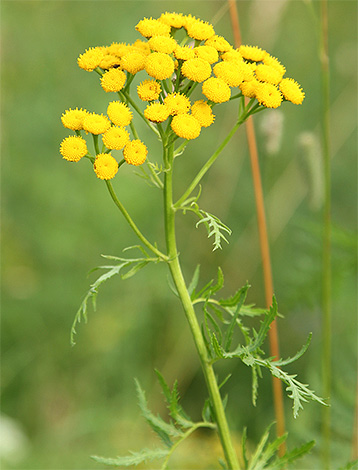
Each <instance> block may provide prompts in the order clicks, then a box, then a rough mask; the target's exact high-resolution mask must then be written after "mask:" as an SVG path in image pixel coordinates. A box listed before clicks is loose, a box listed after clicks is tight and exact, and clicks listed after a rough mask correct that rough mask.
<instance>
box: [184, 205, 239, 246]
mask: <svg viewBox="0 0 358 470" xmlns="http://www.w3.org/2000/svg"><path fill="white" fill-rule="evenodd" d="M195 206H196V208H195V209H193V210H194V212H195V213H196V214H197V215H198V216H199V217H200V220H199V222H197V223H196V225H195V226H196V227H199V225H200V224H204V225H205V227H206V229H207V231H208V238H210V237H211V236H214V243H213V245H214V248H213V251H215V250H217V249H218V248H220V249H221V248H222V246H221V241H222V240H224V241H225V242H226V243H229V242H228V240H227V239H226V237H225V235H224V234H223V232H226V233H227V234H228V235H231V233H232V231H231V229H230V228H229V227H228V226H227V225H225V224H224V223H223V222H222V221H221V220H220V219H219V218H218V217H217V216H215V215H213V214H210V213H209V212H206V211H203V210H202V209H199V208H198V207H197V204H195Z"/></svg>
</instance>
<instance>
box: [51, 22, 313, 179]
mask: <svg viewBox="0 0 358 470" xmlns="http://www.w3.org/2000/svg"><path fill="white" fill-rule="evenodd" d="M136 30H137V31H138V32H139V33H140V34H141V35H142V37H143V38H144V39H138V40H136V41H135V42H134V43H133V44H126V43H112V44H111V45H110V46H103V47H102V46H101V47H93V48H89V49H88V50H86V51H85V52H84V53H83V54H81V55H80V56H79V57H78V60H77V62H78V65H79V67H80V68H82V69H84V70H86V71H96V72H97V73H98V74H99V75H100V84H101V86H102V88H103V90H104V91H105V92H115V93H117V94H118V97H119V100H117V101H111V102H110V103H109V105H108V108H107V116H108V117H107V116H105V115H103V114H96V113H90V112H88V111H86V110H83V109H77V108H76V109H74V110H73V109H69V110H67V111H65V113H64V114H63V115H62V123H63V125H64V126H65V127H67V128H69V129H72V130H74V131H75V132H76V134H77V136H72V137H68V138H66V139H64V141H63V142H62V144H61V148H60V152H61V154H62V155H63V157H64V158H65V159H67V160H69V161H78V160H80V159H81V158H82V157H84V156H88V150H87V146H86V141H85V140H84V138H83V137H82V136H81V131H82V130H83V131H85V132H86V133H91V134H93V135H94V136H98V135H101V136H102V143H103V148H102V151H101V152H100V153H98V152H97V155H96V157H95V160H94V161H93V163H94V170H95V172H96V175H97V176H98V177H99V178H101V179H111V178H113V177H114V176H115V174H116V173H117V170H118V163H117V161H116V160H115V159H114V157H113V156H112V154H111V151H112V150H122V151H123V157H124V160H123V162H127V163H129V164H132V165H141V164H142V163H143V162H144V161H145V160H146V157H147V148H146V146H145V144H144V143H143V142H141V141H140V139H139V138H138V135H137V133H136V131H135V127H134V124H133V122H132V111H131V108H132V109H134V110H135V111H137V112H138V113H139V114H140V116H141V117H142V119H144V120H145V121H147V124H148V125H149V126H150V127H152V128H153V127H154V128H155V127H156V128H157V130H158V131H159V132H160V133H162V132H163V128H162V125H163V123H164V122H165V121H167V128H166V130H165V132H167V133H168V132H171V133H173V135H174V138H182V139H186V140H191V139H195V138H197V137H198V136H199V135H200V133H201V129H202V128H203V127H204V128H205V127H209V126H210V125H211V124H212V123H213V122H214V119H215V115H214V113H213V107H214V106H215V105H217V104H219V103H224V102H227V101H229V100H233V99H236V98H241V97H247V98H250V99H251V100H257V105H258V106H260V107H266V108H277V107H279V106H280V105H281V103H282V102H283V101H291V102H292V103H294V104H301V103H302V101H303V99H304V92H303V91H302V88H301V87H300V85H299V84H298V83H297V82H296V81H295V80H294V79H292V78H287V77H285V72H286V69H285V67H284V66H283V65H282V64H281V63H280V61H279V60H278V59H277V58H275V57H273V56H271V55H270V54H269V53H268V52H266V51H264V50H262V49H260V48H258V47H255V46H247V45H242V46H240V47H239V48H238V49H235V48H234V47H233V46H232V45H231V44H229V42H228V41H227V40H226V39H225V38H223V37H222V36H219V35H217V34H215V31H214V28H213V26H212V25H211V24H210V23H208V22H205V21H202V20H200V19H199V18H195V17H193V16H191V15H182V14H178V13H164V14H162V15H161V16H160V17H159V18H158V19H153V18H145V19H143V20H141V21H140V22H139V23H138V24H137V26H136ZM140 72H144V73H146V74H147V77H145V78H144V80H143V81H142V82H140V83H139V84H138V85H137V89H136V92H137V96H138V98H139V99H140V100H141V101H143V102H147V105H146V107H145V109H144V111H141V110H140V108H139V107H138V106H137V105H136V104H135V102H134V101H133V99H132V97H131V93H130V86H131V83H132V81H133V79H134V77H135V76H136V75H137V74H138V73H140ZM199 84H200V85H201V95H199V96H197V99H195V100H194V101H192V100H191V99H190V97H191V95H192V93H193V92H194V90H195V89H196V88H197V86H198V85H199ZM126 126H130V127H131V130H132V133H133V135H134V137H135V138H134V139H133V140H131V138H130V134H129V131H128V130H127V129H126Z"/></svg>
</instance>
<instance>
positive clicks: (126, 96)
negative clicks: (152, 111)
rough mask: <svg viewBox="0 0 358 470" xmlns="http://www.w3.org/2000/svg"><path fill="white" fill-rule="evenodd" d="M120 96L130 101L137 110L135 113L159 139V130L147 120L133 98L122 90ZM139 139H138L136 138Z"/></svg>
mask: <svg viewBox="0 0 358 470" xmlns="http://www.w3.org/2000/svg"><path fill="white" fill-rule="evenodd" d="M119 94H120V96H121V95H122V97H123V98H125V100H126V101H128V103H130V105H131V106H132V108H133V109H135V111H136V112H137V113H138V114H139V116H140V117H141V118H142V119H143V121H144V122H145V124H146V125H147V126H148V127H149V129H150V130H151V131H153V132H154V133H155V134H156V135H157V136H158V137H159V132H158V130H157V129H156V128H155V127H154V126H153V124H151V123H150V122H149V121H148V119H146V118H145V116H144V114H143V113H142V111H141V110H140V109H139V108H138V106H137V104H136V103H135V102H134V101H133V100H132V98H131V97H130V95H129V94H128V93H127V92H126V91H124V90H121V91H120V92H119ZM136 138H137V137H136Z"/></svg>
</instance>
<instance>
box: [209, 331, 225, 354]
mask: <svg viewBox="0 0 358 470" xmlns="http://www.w3.org/2000/svg"><path fill="white" fill-rule="evenodd" d="M211 345H212V347H213V349H214V352H215V354H216V356H217V357H218V358H220V359H222V358H223V357H224V356H223V352H222V349H221V346H220V344H219V342H218V340H217V338H216V336H215V333H211Z"/></svg>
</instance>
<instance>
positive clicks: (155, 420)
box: [92, 370, 215, 470]
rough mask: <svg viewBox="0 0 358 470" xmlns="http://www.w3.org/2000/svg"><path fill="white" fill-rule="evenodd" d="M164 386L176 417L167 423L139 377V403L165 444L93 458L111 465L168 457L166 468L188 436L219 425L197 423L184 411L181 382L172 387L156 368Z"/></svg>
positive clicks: (171, 410)
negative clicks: (150, 405)
mask: <svg viewBox="0 0 358 470" xmlns="http://www.w3.org/2000/svg"><path fill="white" fill-rule="evenodd" d="M155 372H156V374H157V377H158V380H159V383H160V385H161V387H162V391H163V394H164V397H165V400H166V402H167V406H168V410H169V415H170V417H171V418H172V419H173V421H170V422H169V423H167V422H166V421H164V420H163V419H162V418H161V417H160V416H159V415H154V414H153V413H152V412H151V411H150V409H149V408H148V404H147V400H146V397H145V392H144V390H143V389H142V387H141V386H140V383H139V381H138V380H135V383H136V388H137V396H138V402H139V407H140V409H141V412H142V415H143V417H144V418H145V420H146V421H147V423H148V424H149V426H150V427H151V429H152V430H153V431H154V432H155V433H156V434H157V435H158V437H159V438H160V439H161V441H162V443H163V444H164V445H165V447H158V448H155V449H142V450H141V451H139V452H131V453H130V455H127V456H124V457H116V458H105V457H98V456H93V457H92V458H93V459H94V460H96V461H97V462H99V463H103V464H105V465H109V466H123V467H131V466H133V465H138V464H140V463H146V462H149V461H152V460H160V459H165V460H164V462H163V465H162V466H161V469H162V470H165V469H166V468H167V464H168V462H169V459H170V457H171V455H172V454H173V452H174V451H175V449H176V448H177V447H178V445H179V444H181V443H182V442H183V441H184V440H185V439H187V438H188V437H189V436H190V435H191V434H192V433H193V432H194V431H195V430H196V429H198V428H203V427H206V428H212V429H213V428H215V425H214V424H213V423H212V422H210V421H207V420H204V421H201V422H197V423H194V422H193V421H192V420H191V419H190V418H189V417H188V415H187V414H186V413H185V412H184V410H183V408H182V407H181V405H180V404H179V399H180V398H179V392H178V383H177V381H175V382H174V385H173V388H172V390H171V389H170V387H169V386H168V384H167V383H166V381H165V380H164V377H163V376H162V375H161V374H160V372H159V371H157V370H156V371H155Z"/></svg>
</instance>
